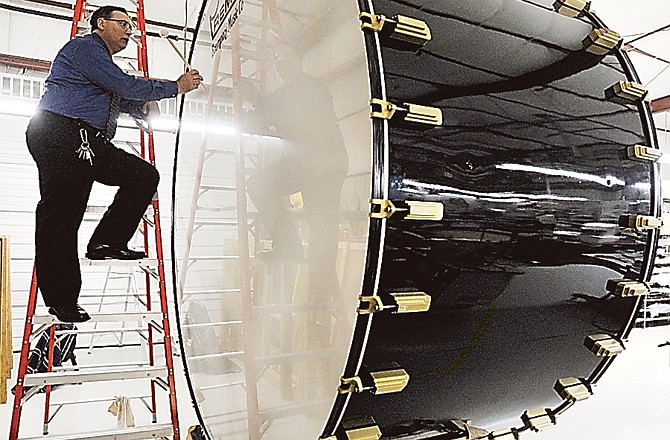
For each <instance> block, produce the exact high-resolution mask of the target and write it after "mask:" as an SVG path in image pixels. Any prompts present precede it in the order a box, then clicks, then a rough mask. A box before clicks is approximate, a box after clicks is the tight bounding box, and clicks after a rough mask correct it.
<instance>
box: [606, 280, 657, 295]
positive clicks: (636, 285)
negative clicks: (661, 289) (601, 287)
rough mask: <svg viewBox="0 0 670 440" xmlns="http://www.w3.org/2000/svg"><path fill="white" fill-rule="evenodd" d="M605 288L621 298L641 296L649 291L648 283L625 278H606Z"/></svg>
mask: <svg viewBox="0 0 670 440" xmlns="http://www.w3.org/2000/svg"><path fill="white" fill-rule="evenodd" d="M605 288H606V289H607V291H608V292H611V293H613V294H615V295H617V296H620V297H621V298H630V297H634V296H643V295H646V294H648V293H649V292H650V291H651V287H650V285H649V283H644V282H641V281H636V280H626V279H612V280H607V285H606V286H605Z"/></svg>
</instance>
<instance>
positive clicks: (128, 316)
mask: <svg viewBox="0 0 670 440" xmlns="http://www.w3.org/2000/svg"><path fill="white" fill-rule="evenodd" d="M162 319H163V313H161V312H119V313H92V314H91V320H90V321H86V322H126V321H158V322H160V321H161V320H162ZM59 322H60V321H59V320H58V318H56V317H55V316H53V315H35V316H34V317H33V324H57V323H59ZM84 324H85V323H84Z"/></svg>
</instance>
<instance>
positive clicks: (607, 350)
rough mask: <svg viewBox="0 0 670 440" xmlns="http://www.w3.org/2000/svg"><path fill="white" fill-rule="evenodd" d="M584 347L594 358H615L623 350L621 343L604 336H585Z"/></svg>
mask: <svg viewBox="0 0 670 440" xmlns="http://www.w3.org/2000/svg"><path fill="white" fill-rule="evenodd" d="M584 346H586V348H588V349H589V350H591V352H593V354H595V355H596V356H602V357H612V356H616V355H618V354H619V353H622V352H623V350H624V346H623V344H622V343H621V341H619V340H618V339H614V338H613V337H612V336H610V335H606V334H598V335H591V336H587V337H586V339H585V340H584Z"/></svg>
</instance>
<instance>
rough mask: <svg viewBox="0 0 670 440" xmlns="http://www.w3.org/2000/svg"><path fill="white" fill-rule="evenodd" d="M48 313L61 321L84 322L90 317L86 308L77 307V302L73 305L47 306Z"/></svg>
mask: <svg viewBox="0 0 670 440" xmlns="http://www.w3.org/2000/svg"><path fill="white" fill-rule="evenodd" d="M49 313H51V314H52V315H54V316H55V317H56V318H58V320H59V321H62V322H85V321H88V320H89V319H91V317H90V316H89V314H88V313H86V310H84V309H82V308H81V307H79V304H77V305H74V306H53V307H49Z"/></svg>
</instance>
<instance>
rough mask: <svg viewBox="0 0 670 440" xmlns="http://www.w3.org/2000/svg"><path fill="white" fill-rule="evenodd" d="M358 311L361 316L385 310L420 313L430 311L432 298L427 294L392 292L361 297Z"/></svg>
mask: <svg viewBox="0 0 670 440" xmlns="http://www.w3.org/2000/svg"><path fill="white" fill-rule="evenodd" d="M358 300H359V301H360V304H359V306H358V308H357V309H356V313H358V314H359V315H369V314H371V313H377V312H381V311H384V310H389V311H391V313H418V312H427V311H428V310H429V309H430V302H431V297H430V295H428V294H427V293H425V292H391V293H388V294H384V299H382V296H381V295H370V296H359V297H358Z"/></svg>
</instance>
